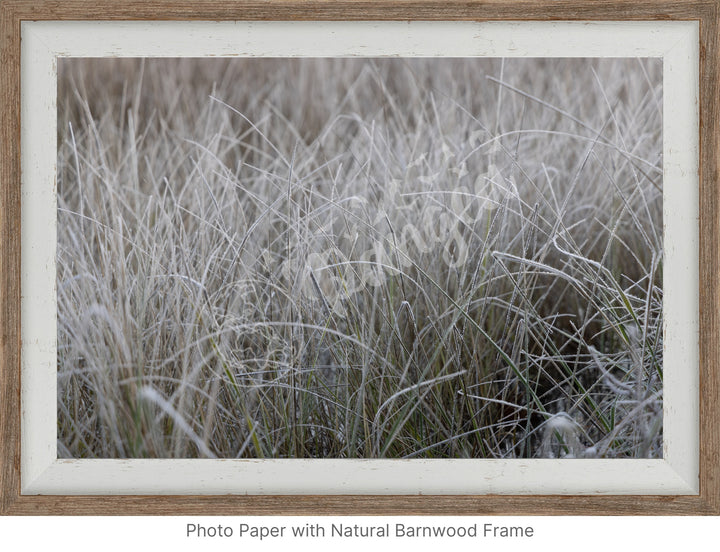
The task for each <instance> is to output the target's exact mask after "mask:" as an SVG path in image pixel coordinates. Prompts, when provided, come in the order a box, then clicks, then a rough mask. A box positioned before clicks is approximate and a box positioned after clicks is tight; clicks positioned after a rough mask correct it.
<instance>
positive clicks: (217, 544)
mask: <svg viewBox="0 0 720 552" xmlns="http://www.w3.org/2000/svg"><path fill="white" fill-rule="evenodd" d="M306 522H310V523H320V524H322V525H324V526H326V527H328V529H329V527H330V524H331V523H333V522H334V523H344V524H354V523H359V524H365V525H379V524H383V523H391V524H393V523H396V522H398V523H404V524H406V525H411V524H418V525H420V524H422V525H448V524H449V525H468V524H472V523H477V524H478V529H481V528H482V525H483V524H484V523H492V524H494V525H503V524H507V525H513V526H528V525H531V526H532V527H533V528H534V533H535V536H533V537H532V538H515V539H511V538H504V539H503V538H495V539H493V538H481V537H478V538H475V539H471V538H464V539H460V538H455V539H450V538H445V539H432V538H428V539H398V538H384V539H371V538H356V539H349V538H342V539H341V538H325V539H310V538H307V539H305V538H303V539H301V538H282V539H280V538H276V539H266V540H263V541H259V540H257V539H249V538H240V537H238V536H237V532H238V531H237V527H238V526H239V524H240V523H248V524H257V525H285V526H290V525H304V524H305V523H306ZM187 523H198V524H199V523H204V524H206V525H213V524H214V525H217V524H218V523H220V524H223V525H230V526H232V527H233V528H234V529H235V536H234V537H231V538H223V539H220V538H215V539H210V538H205V539H199V538H187V537H186V536H185V531H186V525H187ZM288 531H289V529H288V530H286V532H288ZM328 532H329V531H328ZM719 532H720V518H718V517H706V518H700V517H675V518H670V517H592V518H588V517H512V518H511V517H492V516H483V517H402V518H401V517H392V518H391V517H347V518H339V517H312V518H310V517H198V516H193V517H132V518H128V517H84V518H80V517H53V518H50V517H22V518H20V517H15V518H9V517H3V518H0V550H7V551H11V550H12V551H14V550H28V551H32V552H34V551H36V550H37V551H39V550H52V551H53V552H65V551H68V552H70V551H72V552H78V551H80V550H83V549H85V548H88V549H89V548H90V547H92V549H94V550H102V551H103V552H114V551H118V552H128V550H131V551H133V552H146V551H151V550H170V551H172V552H184V551H193V552H195V551H205V550H208V551H214V550H218V551H222V550H233V551H240V550H252V551H266V550H267V551H275V550H283V551H288V550H292V552H300V551H304V550H307V551H312V552H322V551H326V550H327V551H333V552H338V551H340V550H342V551H343V552H344V551H345V550H348V551H354V550H357V551H362V552H368V550H373V551H376V550H396V551H398V552H399V551H401V550H412V551H413V552H417V551H421V550H432V551H433V552H437V551H438V550H442V547H452V552H463V551H466V550H467V551H491V550H502V551H503V552H505V551H507V552H512V551H516V550H517V551H522V552H528V551H531V552H541V551H546V550H547V551H550V550H552V551H554V552H569V551H572V552H593V551H598V552H611V551H618V552H621V551H636V552H641V551H643V552H644V551H652V552H658V551H665V550H687V551H694V550H707V551H711V550H715V549H716V548H715V547H717V545H718V537H717V535H718V533H719Z"/></svg>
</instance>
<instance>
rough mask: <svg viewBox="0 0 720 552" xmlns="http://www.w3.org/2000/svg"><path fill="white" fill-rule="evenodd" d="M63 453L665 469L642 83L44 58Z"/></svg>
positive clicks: (608, 71)
mask: <svg viewBox="0 0 720 552" xmlns="http://www.w3.org/2000/svg"><path fill="white" fill-rule="evenodd" d="M57 163H58V179H57V185H58V244H57V300H58V311H57V312H58V454H59V456H61V457H75V458H108V457H110V458H126V457H130V458H138V457H140V458H145V457H153V458H155V457H161V458H166V457H173V458H189V457H218V458H296V457H306V458H380V457H385V458H541V457H566V458H571V457H575V458H616V457H624V458H641V457H642V458H658V457H661V456H662V442H663V441H662V379H663V339H662V338H663V334H662V327H663V313H662V301H663V297H662V269H663V238H662V64H661V60H658V59H655V60H649V59H644V60H638V59H594V60H587V59H585V60H584V59H574V60H572V59H555V60H550V59H506V60H504V61H503V60H500V59H470V58H468V59H389V58H386V59H349V58H344V59H232V60H229V59H205V60H193V59H185V60H174V59H165V60H160V59H156V60H150V59H148V60H138V59H124V60H123V59H104V60H103V59H96V60H90V59H62V60H60V63H59V86H58V161H57Z"/></svg>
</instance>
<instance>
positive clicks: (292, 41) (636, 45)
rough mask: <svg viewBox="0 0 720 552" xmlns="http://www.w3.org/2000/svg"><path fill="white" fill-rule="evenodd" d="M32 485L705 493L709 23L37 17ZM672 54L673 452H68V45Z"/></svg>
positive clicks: (25, 320) (29, 189)
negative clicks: (64, 334)
mask: <svg viewBox="0 0 720 552" xmlns="http://www.w3.org/2000/svg"><path fill="white" fill-rule="evenodd" d="M21 33H22V35H21V36H22V54H21V56H22V59H21V66H22V67H21V79H22V108H21V109H22V111H21V117H22V133H21V151H22V215H21V216H22V281H21V286H22V287H21V290H22V299H21V309H22V312H21V316H22V350H21V357H22V374H21V376H22V420H21V424H22V443H21V447H22V457H21V481H22V493H23V494H289V495H291V494H586V495H589V494H668V495H677V494H698V474H699V436H698V434H699V431H698V427H699V414H698V413H699V392H698V340H699V334H698V289H699V253H698V223H697V221H698V152H699V146H698V138H699V133H698V83H699V77H698V74H699V69H698V64H699V39H698V37H699V30H698V24H697V22H612V23H606V22H594V23H585V22H580V23H569V22H556V23H545V22H543V23H539V22H532V23H510V22H491V23H477V22H410V23H408V22H401V23H396V22H381V23H370V22H357V23H351V22H332V23H320V22H258V23H248V22H234V23H233V22H119V23H115V22H23V23H22V28H21ZM389 55H392V56H438V57H446V56H447V57H466V56H488V57H524V56H528V57H662V58H663V80H664V82H663V85H664V93H663V94H664V95H663V98H664V99H663V101H664V114H663V136H664V142H663V155H664V180H663V185H664V197H663V203H664V207H663V225H664V248H665V264H664V282H663V288H664V292H663V298H664V307H663V308H664V320H665V326H664V331H665V335H664V347H665V350H664V366H665V369H664V374H665V376H664V428H663V431H664V443H663V454H664V458H663V459H662V460H624V459H615V460H594V459H583V460H330V459H327V460H302V459H291V460H58V459H57V443H56V431H57V430H56V427H57V413H56V406H57V405H56V402H57V379H56V370H57V360H56V341H57V320H56V316H55V313H56V312H57V306H56V272H55V250H56V242H57V239H56V224H57V215H56V207H57V203H56V183H55V176H56V174H55V173H56V158H57V146H56V126H57V116H56V94H57V71H56V58H57V57H58V56H61V57H62V56H72V57H104V56H124V57H142V56H159V57H182V56H192V57H203V56H268V57H270V56H273V57H280V56H283V57H291V56H316V57H333V56H363V57H368V56H389Z"/></svg>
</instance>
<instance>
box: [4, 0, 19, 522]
mask: <svg viewBox="0 0 720 552" xmlns="http://www.w3.org/2000/svg"><path fill="white" fill-rule="evenodd" d="M0 41H2V42H1V43H0V48H1V49H0V65H1V66H2V68H3V69H2V72H0V108H1V109H0V493H1V494H0V513H3V512H5V511H10V507H11V505H12V502H13V501H14V500H16V498H17V496H18V495H19V493H20V22H19V18H18V15H17V13H16V12H15V11H14V6H13V5H11V4H0Z"/></svg>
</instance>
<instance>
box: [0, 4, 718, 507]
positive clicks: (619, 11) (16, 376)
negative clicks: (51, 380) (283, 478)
mask: <svg viewBox="0 0 720 552" xmlns="http://www.w3.org/2000/svg"><path fill="white" fill-rule="evenodd" d="M39 20H51V21H63V20H75V21H100V20H105V21H120V20H132V21H138V20H149V21H152V20H165V21H191V20H198V21H207V20H211V21H220V20H245V21H251V20H255V21H262V20H285V21H289V20H306V21H307V20H317V21H381V20H390V21H407V20H425V21H432V20H437V21H501V20H505V21H507V20H514V21H553V20H555V21H593V20H597V21H667V20H676V21H697V22H698V23H699V31H700V45H699V46H700V47H699V54H700V59H699V69H700V87H699V91H700V105H699V114H700V121H699V123H700V124H699V129H700V140H699V145H700V159H699V167H700V174H699V200H700V205H699V224H700V226H699V236H700V242H699V257H700V266H699V274H700V287H699V293H700V296H699V303H700V312H699V328H700V344H699V358H700V366H699V378H700V381H699V388H700V427H699V432H700V455H699V459H700V466H699V474H700V482H699V483H700V486H699V489H700V490H699V494H698V495H688V496H647V495H643V496H541V495H532V496H499V495H482V496H465V495H463V496H405V495H404V496H368V495H353V496H347V495H345V496H337V495H333V496H312V495H307V496H220V495H217V496H176V495H173V496H122V495H111V496H107V495H106V496H37V495H35V496H31V495H22V494H21V491H20V489H21V487H20V431H21V427H20V417H21V416H20V414H21V413H20V408H21V403H20V386H21V381H20V346H21V339H22V336H21V335H20V314H21V313H20V255H21V252H20V242H21V240H20V237H21V233H20V232H21V229H20V182H21V180H20V124H21V121H20V26H21V22H22V21H39ZM719 48H720V0H658V1H652V0H639V1H638V0H519V1H512V0H480V1H476V0H465V1H462V0H394V1H388V0H340V1H332V2H330V1H328V0H254V1H253V0H250V1H246V0H187V1H185V0H177V1H162V0H150V1H141V0H126V1H125V2H123V3H118V4H115V3H114V2H113V0H89V1H88V0H66V1H63V2H57V1H46V0H36V1H32V0H2V3H0V62H1V65H2V72H1V73H0V317H1V318H0V320H1V321H0V514H9V515H48V514H51V515H56V514H69V515H88V514H93V515H112V514H121V515H141V514H142V515H151V514H155V515H163V514H165V515H178V514H183V515H191V514H197V515H248V514H283V515H307V514H316V515H350V514H352V515H358V514H369V515H409V514H432V515H442V514H453V515H463V514H465V515H486V514H503V515H547V514H551V515H568V514H582V515H613V514H616V515H623V514H625V515H629V514H632V515H719V514H720V171H719V167H720V54H719V52H718V50H719Z"/></svg>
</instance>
